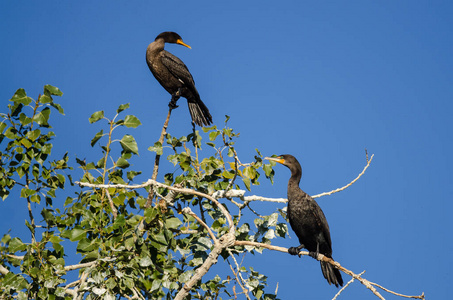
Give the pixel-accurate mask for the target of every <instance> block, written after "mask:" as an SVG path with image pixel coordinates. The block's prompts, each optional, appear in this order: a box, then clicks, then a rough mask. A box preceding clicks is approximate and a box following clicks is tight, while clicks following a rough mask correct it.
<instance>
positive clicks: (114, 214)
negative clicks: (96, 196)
mask: <svg viewBox="0 0 453 300" xmlns="http://www.w3.org/2000/svg"><path fill="white" fill-rule="evenodd" d="M105 194H106V195H107V198H108V199H109V204H110V208H111V209H112V214H113V219H116V217H117V216H118V210H117V209H116V207H115V204H114V203H113V200H112V197H111V196H110V193H109V190H108V189H105Z"/></svg>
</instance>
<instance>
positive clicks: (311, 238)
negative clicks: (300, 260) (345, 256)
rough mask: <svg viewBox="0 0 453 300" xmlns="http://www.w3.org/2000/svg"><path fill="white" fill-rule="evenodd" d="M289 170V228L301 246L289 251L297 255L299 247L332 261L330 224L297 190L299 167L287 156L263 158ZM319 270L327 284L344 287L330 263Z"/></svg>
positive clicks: (311, 199) (322, 263)
mask: <svg viewBox="0 0 453 300" xmlns="http://www.w3.org/2000/svg"><path fill="white" fill-rule="evenodd" d="M266 159H268V160H272V161H275V162H278V163H281V164H282V165H285V166H286V167H288V168H289V169H290V170H291V178H290V179H289V181H288V219H289V224H290V225H291V228H292V229H293V231H294V232H295V233H296V235H297V237H298V238H299V242H300V246H298V247H291V248H289V249H288V252H289V253H290V254H292V255H297V254H299V252H300V250H301V249H302V248H305V249H307V250H308V251H310V252H311V255H312V256H315V255H316V256H317V254H318V253H321V254H323V255H325V256H327V257H330V258H332V242H331V240H330V231H329V225H328V224H327V220H326V217H325V216H324V213H323V212H322V210H321V208H320V207H319V205H318V203H316V201H315V200H314V199H313V198H312V197H310V195H308V194H306V193H305V192H304V191H302V190H301V189H300V188H299V182H300V179H301V177H302V168H301V166H300V164H299V162H298V161H297V159H296V158H295V157H294V156H292V155H289V154H285V155H280V156H278V157H275V158H274V157H266ZM320 263H321V270H322V274H323V275H324V278H326V279H327V282H329V284H331V283H333V284H334V285H335V286H336V287H338V286H339V285H341V286H342V285H343V279H342V278H341V274H340V271H339V270H338V269H337V268H335V267H333V266H332V265H331V264H329V263H326V262H323V261H321V262H320Z"/></svg>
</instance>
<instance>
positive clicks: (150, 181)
mask: <svg viewBox="0 0 453 300" xmlns="http://www.w3.org/2000/svg"><path fill="white" fill-rule="evenodd" d="M75 183H76V184H78V185H80V186H86V187H91V188H102V189H106V188H126V189H139V188H144V187H147V186H153V185H154V186H158V187H163V188H166V189H169V190H171V191H176V192H179V193H181V194H186V195H195V196H199V197H204V198H206V199H208V200H209V201H211V202H213V203H214V204H215V205H216V206H217V207H218V208H219V209H220V211H221V212H222V214H223V215H224V216H225V217H226V219H227V221H228V225H229V226H228V227H229V228H230V229H232V228H233V227H234V223H233V218H232V217H231V215H230V213H229V212H228V210H227V209H226V208H225V207H224V206H223V205H222V204H221V203H220V202H219V201H217V199H215V198H214V197H212V196H211V195H208V194H205V193H202V192H199V191H195V190H191V189H188V188H178V187H174V186H170V185H166V184H164V183H160V182H158V181H155V180H153V179H148V181H146V182H145V183H142V184H137V185H128V184H93V183H88V182H79V181H76V182H75Z"/></svg>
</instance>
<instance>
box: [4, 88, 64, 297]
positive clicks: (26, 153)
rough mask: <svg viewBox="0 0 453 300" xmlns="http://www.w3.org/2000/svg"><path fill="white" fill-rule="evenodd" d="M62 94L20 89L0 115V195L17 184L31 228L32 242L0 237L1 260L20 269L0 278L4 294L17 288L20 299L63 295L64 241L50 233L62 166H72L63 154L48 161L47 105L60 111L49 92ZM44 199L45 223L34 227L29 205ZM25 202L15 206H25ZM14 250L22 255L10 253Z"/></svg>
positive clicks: (55, 90) (54, 91)
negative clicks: (29, 93)
mask: <svg viewBox="0 0 453 300" xmlns="http://www.w3.org/2000/svg"><path fill="white" fill-rule="evenodd" d="M61 95H62V92H61V91H60V90H59V89H58V88H55V87H53V86H50V85H46V86H45V87H44V93H43V95H40V96H39V97H38V99H37V100H34V99H32V98H30V97H28V96H27V94H26V93H25V91H24V90H23V89H19V90H17V91H16V93H15V94H14V96H13V97H12V98H11V99H10V102H11V103H10V104H9V105H8V110H9V112H8V113H6V114H1V117H2V122H1V124H0V143H1V144H2V145H4V146H3V147H2V151H1V153H0V157H1V162H0V173H1V179H0V195H1V196H2V198H3V200H5V199H6V198H7V197H8V196H9V195H10V193H11V191H12V190H13V188H15V187H18V188H19V190H18V192H17V193H16V195H17V196H18V197H19V198H23V199H24V200H25V201H26V203H27V204H28V210H29V211H28V213H29V216H30V219H29V220H25V224H26V226H27V227H28V230H29V231H30V233H31V243H24V242H23V241H22V240H21V239H20V238H19V237H14V238H12V237H11V236H10V235H9V234H5V235H4V236H3V237H2V239H1V245H0V251H1V254H2V255H1V261H0V262H1V264H2V265H10V266H11V267H13V268H15V267H20V272H18V273H14V272H8V273H6V274H4V276H2V278H1V279H0V282H1V286H2V293H4V294H6V295H12V294H14V293H16V292H18V296H19V298H24V299H25V298H38V297H39V298H47V297H48V295H50V294H52V295H64V291H63V289H62V288H61V287H59V285H60V284H61V283H63V282H64V280H63V279H62V278H61V276H60V275H59V274H58V273H59V272H60V271H62V270H63V266H64V265H65V262H64V258H63V256H64V248H63V246H62V245H61V244H60V242H61V241H62V240H61V239H60V238H59V237H58V235H55V234H54V232H55V228H56V227H57V226H58V224H57V220H56V217H55V214H59V213H60V211H59V210H58V209H56V210H54V209H52V203H53V199H55V198H56V192H57V190H59V189H63V188H64V185H65V182H66V179H65V176H64V173H63V172H64V170H68V169H70V168H69V166H68V164H67V163H68V156H67V154H65V155H64V156H63V157H62V158H61V159H59V160H56V161H49V160H48V158H49V156H50V154H51V150H52V143H51V142H52V138H53V137H54V135H55V134H54V133H53V132H52V131H51V130H50V129H51V126H50V124H49V118H50V113H51V109H52V108H54V109H56V110H57V111H58V112H59V113H61V114H63V109H62V108H61V106H60V105H59V104H57V103H55V102H54V100H53V96H61ZM5 144H6V145H5ZM16 195H14V196H16ZM14 196H13V197H14ZM43 199H44V200H45V205H43V206H41V207H42V209H41V216H42V220H41V221H42V222H44V224H45V225H44V226H42V225H39V226H38V225H37V224H36V223H35V222H36V221H35V217H36V216H35V214H34V212H33V211H32V205H31V204H32V203H35V205H39V204H40V203H41V201H42V200H43ZM23 204H24V203H21V204H18V207H25V206H24V205H23ZM39 233H41V238H40V239H38V234H39ZM49 244H50V245H51V246H49ZM17 252H25V255H23V257H16V256H10V255H11V254H15V253H17ZM8 254H9V255H8ZM24 291H26V292H24Z"/></svg>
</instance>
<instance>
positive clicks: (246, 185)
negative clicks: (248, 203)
mask: <svg viewBox="0 0 453 300" xmlns="http://www.w3.org/2000/svg"><path fill="white" fill-rule="evenodd" d="M242 181H243V182H244V184H245V187H246V188H247V190H248V191H250V179H248V178H242Z"/></svg>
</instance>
